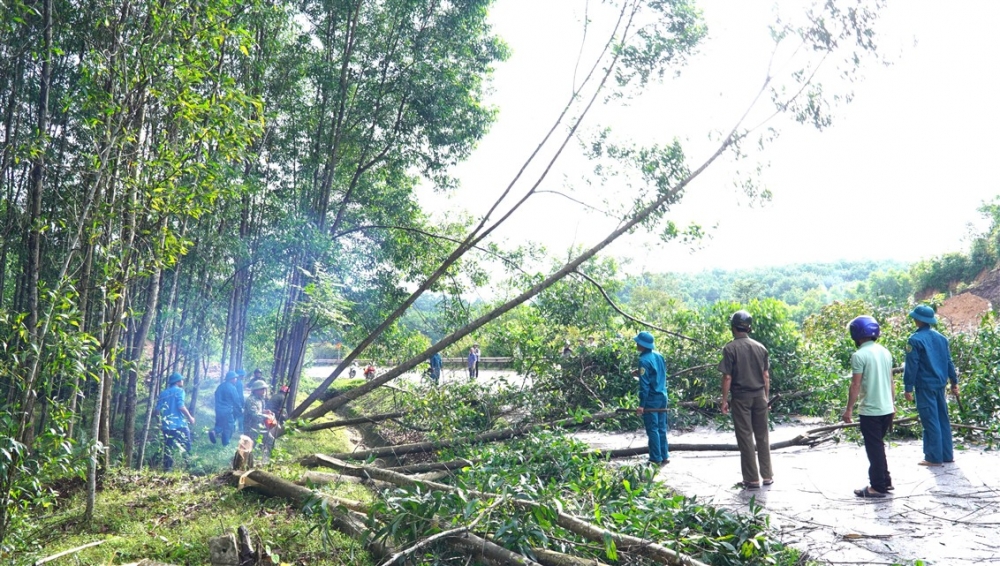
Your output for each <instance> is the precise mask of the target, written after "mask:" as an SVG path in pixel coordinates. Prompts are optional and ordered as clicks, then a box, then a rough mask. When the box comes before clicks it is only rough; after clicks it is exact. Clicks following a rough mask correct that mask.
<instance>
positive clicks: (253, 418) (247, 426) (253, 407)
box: [243, 379, 274, 445]
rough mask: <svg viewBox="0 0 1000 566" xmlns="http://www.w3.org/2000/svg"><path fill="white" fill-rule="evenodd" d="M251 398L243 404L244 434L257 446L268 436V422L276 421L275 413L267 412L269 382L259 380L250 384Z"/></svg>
mask: <svg viewBox="0 0 1000 566" xmlns="http://www.w3.org/2000/svg"><path fill="white" fill-rule="evenodd" d="M250 391H251V393H250V396H249V397H247V400H246V402H245V403H244V404H243V434H245V435H247V436H249V437H250V439H251V440H253V441H254V444H255V445H256V444H257V443H258V442H259V441H260V439H261V437H262V436H263V435H265V434H267V429H268V422H269V421H273V420H274V413H272V412H271V411H269V410H267V382H266V381H264V380H262V379H258V380H256V381H254V382H253V383H251V384H250Z"/></svg>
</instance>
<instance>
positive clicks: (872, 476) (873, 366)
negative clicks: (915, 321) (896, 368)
mask: <svg viewBox="0 0 1000 566" xmlns="http://www.w3.org/2000/svg"><path fill="white" fill-rule="evenodd" d="M847 329H848V331H849V332H850V333H851V338H852V339H853V340H854V344H855V345H856V346H857V348H858V349H857V351H856V352H854V353H853V354H851V390H850V393H849V394H848V399H847V409H846V410H845V411H844V414H843V420H844V422H845V423H851V422H852V421H851V414H852V413H853V412H854V404H855V403H857V402H858V400H859V399H860V401H861V403H860V405H859V407H858V414H859V415H860V418H859V421H860V423H859V424H860V428H861V436H862V437H864V439H865V452H867V453H868V463H869V468H868V481H869V484H868V486H867V487H864V488H862V489H856V490H854V495H856V496H858V497H872V498H883V497H885V495H886V493H888V492H889V491H892V477H891V476H890V475H889V465H888V463H887V462H886V459H885V441H884V439H885V435H886V434H887V433H888V432H889V428H890V427H891V426H892V417H893V415H894V414H895V408H894V406H893V402H892V398H893V386H892V354H890V353H889V351H888V350H886V349H885V348H884V347H882V345H881V344H878V343H877V342H876V341H877V340H878V337H879V335H880V333H881V331H880V328H879V325H878V322H877V321H876V320H875V319H874V318H872V317H870V316H859V317H857V318H855V319H854V320H852V321H851V323H850V324H849V325H848V326H847Z"/></svg>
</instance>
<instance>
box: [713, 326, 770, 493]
mask: <svg viewBox="0 0 1000 566" xmlns="http://www.w3.org/2000/svg"><path fill="white" fill-rule="evenodd" d="M752 326H753V317H751V316H750V313H748V312H747V311H745V310H738V311H736V312H734V313H733V315H732V316H731V317H729V329H730V331H731V332H732V333H733V339H732V340H731V341H729V343H728V344H726V345H725V346H724V347H723V348H722V361H721V362H719V371H720V372H722V403H721V409H722V414H723V415H726V414H729V413H730V410H729V408H730V402H731V403H732V415H733V428H735V429H736V444H737V445H738V446H739V449H740V468H741V471H742V473H743V481H742V483H741V485H742V486H743V488H744V489H758V488H760V484H761V480H763V482H764V485H771V484H772V483H774V475H773V473H772V471H771V444H770V440H769V439H768V430H767V412H768V404H767V399H768V396H769V395H770V392H771V374H770V369H771V366H770V360H769V358H768V353H767V348H765V347H764V345H763V344H761V343H760V342H758V341H756V340H754V339H753V338H750V336H749V333H750V330H751V328H752ZM730 396H731V397H732V399H731V400H730ZM755 441H756V458H755V457H754V452H755V449H754V445H755ZM758 463H759V468H758ZM758 473H759V475H758Z"/></svg>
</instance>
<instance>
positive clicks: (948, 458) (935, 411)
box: [903, 305, 958, 466]
mask: <svg viewBox="0 0 1000 566" xmlns="http://www.w3.org/2000/svg"><path fill="white" fill-rule="evenodd" d="M910 318H912V319H913V322H914V324H916V325H917V330H916V331H915V332H914V333H913V334H911V335H910V338H909V340H907V342H906V364H905V365H904V366H903V387H904V390H905V391H906V400H907V401H913V400H914V395H916V401H917V414H918V415H919V416H920V426H921V427H923V429H924V459H923V460H921V461H920V462H918V464H920V465H921V466H940V465H941V464H942V462H944V463H950V462H954V461H955V454H954V449H953V446H952V442H951V423H950V422H949V421H948V400H947V399H945V395H944V388H945V384H946V383H947V382H949V381H950V382H951V392H952V394H953V395H955V396H956V397H958V374H957V373H956V372H955V363H954V362H953V361H952V359H951V351H950V350H949V349H948V339H947V338H945V337H944V336H943V335H942V334H941V333H939V332H938V331H937V330H934V329H933V328H931V326H933V325H936V324H937V317H935V316H934V309H932V308H931V307H929V306H927V305H918V306H917V307H916V308H914V309H913V310H912V311H910Z"/></svg>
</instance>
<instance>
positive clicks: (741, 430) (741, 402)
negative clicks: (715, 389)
mask: <svg viewBox="0 0 1000 566" xmlns="http://www.w3.org/2000/svg"><path fill="white" fill-rule="evenodd" d="M730 407H731V411H730V412H731V413H732V415H733V426H734V427H735V428H736V445H737V446H739V448H740V468H741V470H742V472H743V481H744V482H758V481H760V478H764V479H772V478H773V477H774V474H773V473H772V471H771V444H770V441H769V440H768V434H767V433H768V431H767V399H766V398H765V397H764V393H763V392H761V393H758V394H754V395H753V396H736V395H733V398H732V401H731V402H730ZM755 439H756V445H757V448H756V450H755V449H754V440H755ZM755 452H756V458H755V457H754V453H755ZM758 462H760V475H758V473H757V471H758V470H757V463H758Z"/></svg>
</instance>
